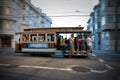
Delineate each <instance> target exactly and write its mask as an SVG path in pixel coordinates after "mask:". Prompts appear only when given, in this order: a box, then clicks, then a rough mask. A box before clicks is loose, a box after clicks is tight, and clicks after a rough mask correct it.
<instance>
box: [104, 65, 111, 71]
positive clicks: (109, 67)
mask: <svg viewBox="0 0 120 80" xmlns="http://www.w3.org/2000/svg"><path fill="white" fill-rule="evenodd" d="M105 66H106V67H107V68H108V69H109V70H112V69H113V68H112V67H111V66H109V65H108V64H105Z"/></svg>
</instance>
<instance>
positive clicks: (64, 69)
mask: <svg viewBox="0 0 120 80" xmlns="http://www.w3.org/2000/svg"><path fill="white" fill-rule="evenodd" d="M19 67H26V68H38V69H50V70H61V71H71V70H72V69H70V68H55V67H43V66H29V65H20V66H19Z"/></svg>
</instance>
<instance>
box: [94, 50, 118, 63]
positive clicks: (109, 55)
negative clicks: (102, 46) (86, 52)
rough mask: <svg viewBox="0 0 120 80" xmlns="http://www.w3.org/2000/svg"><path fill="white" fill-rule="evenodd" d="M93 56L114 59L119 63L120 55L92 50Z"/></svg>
mask: <svg viewBox="0 0 120 80" xmlns="http://www.w3.org/2000/svg"><path fill="white" fill-rule="evenodd" d="M93 54H95V55H97V56H98V57H101V58H104V59H114V60H119V61H120V53H114V52H106V51H97V50H94V51H93Z"/></svg>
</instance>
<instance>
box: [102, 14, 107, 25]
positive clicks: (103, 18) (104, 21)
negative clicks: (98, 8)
mask: <svg viewBox="0 0 120 80" xmlns="http://www.w3.org/2000/svg"><path fill="white" fill-rule="evenodd" d="M101 20H102V21H101V25H105V23H106V20H105V16H103V17H102V19H101Z"/></svg>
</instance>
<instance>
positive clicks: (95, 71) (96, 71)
mask: <svg viewBox="0 0 120 80" xmlns="http://www.w3.org/2000/svg"><path fill="white" fill-rule="evenodd" d="M107 71H108V70H102V71H98V70H91V72H94V73H105V72H107Z"/></svg>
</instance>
